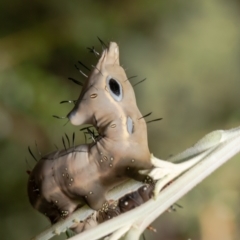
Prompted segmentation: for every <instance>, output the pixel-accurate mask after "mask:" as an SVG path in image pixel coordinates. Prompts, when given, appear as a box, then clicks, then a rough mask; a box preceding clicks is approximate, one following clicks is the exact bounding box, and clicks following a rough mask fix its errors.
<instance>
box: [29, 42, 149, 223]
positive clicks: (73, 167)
mask: <svg viewBox="0 0 240 240" xmlns="http://www.w3.org/2000/svg"><path fill="white" fill-rule="evenodd" d="M68 118H69V120H70V122H71V123H72V124H74V125H81V124H86V123H88V124H92V125H93V126H94V127H95V128H96V129H97V131H98V134H99V136H98V137H97V139H96V141H95V142H93V143H92V144H83V145H79V146H75V147H72V148H69V149H66V150H62V151H55V152H53V153H51V154H49V155H47V156H45V157H42V158H41V159H40V160H39V161H38V162H37V164H36V166H35V167H34V169H33V170H32V171H31V173H30V176H29V181H28V196H29V200H30V203H31V204H32V206H33V207H34V208H36V209H37V210H38V211H40V212H41V213H43V214H45V215H46V216H47V217H48V218H49V219H50V221H51V222H52V223H55V222H57V221H58V220H59V219H61V218H66V217H67V216H69V215H70V214H71V213H72V212H73V211H75V210H76V209H77V208H79V207H81V206H82V205H84V204H86V203H87V204H88V205H89V206H90V207H91V208H92V209H95V210H100V211H102V212H105V213H107V212H108V208H106V202H107V199H106V198H105V195H106V193H107V192H108V191H109V190H110V189H112V188H114V187H115V186H117V185H118V184H120V183H122V182H123V181H125V180H127V179H128V178H133V179H135V180H138V181H144V182H146V183H151V179H150V178H149V177H147V176H144V175H142V174H140V173H139V170H143V169H151V168H152V164H151V162H150V153H149V149H148V142H147V130H146V122H145V120H144V118H143V116H142V114H141V113H140V111H139V109H138V107H137V104H136V100H135V94H134V91H133V88H132V86H131V84H130V82H129V81H128V78H127V76H126V74H125V71H124V70H123V68H122V67H121V66H120V64H119V49H118V45H117V44H116V43H114V42H111V43H110V44H109V47H108V48H106V49H105V50H103V52H102V55H101V57H100V59H99V61H98V63H97V65H96V67H94V69H93V71H92V73H91V75H90V77H89V78H88V80H87V81H86V82H85V84H84V85H83V89H82V91H81V94H80V97H79V99H78V100H77V101H76V103H75V106H74V108H73V110H72V111H71V112H70V113H69V114H68ZM139 191H140V190H139ZM129 197H131V199H130V200H132V201H133V199H135V200H134V201H138V200H139V199H140V200H139V201H142V202H144V201H145V200H144V199H146V200H147V199H149V197H147V195H146V196H145V195H144V194H142V196H141V194H140V195H139V196H137V195H136V196H135V195H131V194H130V195H128V198H129ZM141 199H142V200H141ZM118 204H119V206H118V208H119V211H120V212H124V211H127V209H129V206H130V205H129V206H123V205H122V204H121V201H120V202H119V203H118ZM135 204H136V203H135ZM133 205H134V204H133ZM115 213H117V211H116V210H115ZM102 219H103V220H104V219H106V217H103V218H102Z"/></svg>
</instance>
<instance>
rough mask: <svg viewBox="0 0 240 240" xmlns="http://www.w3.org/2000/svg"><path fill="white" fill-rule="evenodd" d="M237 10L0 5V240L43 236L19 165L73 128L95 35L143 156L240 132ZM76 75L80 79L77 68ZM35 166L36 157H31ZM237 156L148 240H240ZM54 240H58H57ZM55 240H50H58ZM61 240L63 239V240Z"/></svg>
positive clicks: (236, 4) (229, 0)
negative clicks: (129, 91)
mask: <svg viewBox="0 0 240 240" xmlns="http://www.w3.org/2000/svg"><path fill="white" fill-rule="evenodd" d="M239 26H240V1H237V0H218V1H217V0H202V1H180V0H179V1H178V0H175V1H157V0H155V1H154V0H149V1H146V0H145V1H143V0H139V1H129V0H122V1H109V0H106V1H102V0H99V1H91V0H88V1H76V0H72V1H55V0H49V1H40V0H35V1H14V0H8V1H1V2H0V169H1V174H0V215H1V218H0V223H1V224H0V236H1V237H0V238H1V239H13V240H15V239H20V240H21V239H30V237H32V236H34V235H36V234H38V233H40V232H41V231H42V230H43V229H44V228H46V227H47V226H48V225H49V222H48V221H47V219H45V217H44V216H42V215H41V214H39V213H38V212H36V211H35V210H34V209H33V208H32V207H31V206H30V204H29V202H28V198H27V192H26V186H27V178H28V175H27V174H26V170H27V169H29V167H28V166H27V164H26V162H25V158H27V159H28V162H29V165H30V166H31V167H32V166H34V164H35V163H34V160H33V159H32V158H31V156H30V155H29V153H28V151H27V147H28V146H29V145H30V146H31V147H32V150H33V152H34V153H37V150H36V149H35V141H36V142H37V144H38V146H39V149H40V150H41V152H42V153H44V154H45V153H48V152H50V151H53V150H55V147H54V145H53V144H56V145H58V146H62V145H61V136H62V135H64V133H68V134H70V135H71V134H72V132H73V131H75V132H76V138H77V139H76V142H77V143H79V144H80V143H83V142H84V138H83V136H82V134H81V133H80V132H79V131H78V129H79V128H77V127H73V126H71V125H70V124H67V125H66V126H63V125H64V124H65V122H66V121H65V120H57V119H54V118H53V117H52V115H53V114H56V115H59V116H65V115H66V114H67V113H68V112H69V111H70V109H71V108H72V106H71V105H69V104H65V105H61V104H59V102H60V101H61V100H67V99H76V98H77V97H78V95H79V93H80V90H81V89H80V88H78V87H77V85H75V84H73V83H72V82H70V81H68V80H67V78H68V77H74V78H76V79H79V80H81V79H82V76H81V75H80V74H79V73H78V71H77V70H76V69H75V67H74V64H76V63H77V61H78V60H82V61H83V62H84V63H85V64H86V65H88V66H91V64H95V63H96V58H95V57H94V55H93V54H90V53H88V51H87V50H86V47H91V46H95V47H96V49H97V50H99V51H101V46H100V43H99V42H98V41H97V36H99V37H100V38H102V39H103V40H105V41H106V42H108V41H116V42H117V43H118V44H119V45H120V53H121V63H122V65H123V66H124V67H125V68H126V69H127V74H128V76H132V75H138V76H139V77H138V79H133V80H132V82H133V83H134V82H136V81H138V80H141V79H142V78H144V77H147V78H148V80H147V81H146V82H144V83H142V84H140V85H138V86H136V88H135V91H136V96H137V101H138V104H139V107H140V110H141V111H142V113H143V114H146V113H148V112H150V111H153V116H152V118H154V117H155V118H158V117H163V120H162V121H161V122H155V123H151V124H149V125H148V131H149V146H150V149H151V151H152V152H153V153H154V154H155V155H156V156H157V157H159V158H162V159H166V158H167V157H168V156H169V155H171V154H176V153H178V152H180V151H182V150H184V149H186V148H187V147H189V146H191V145H192V144H194V143H195V142H196V141H197V140H198V139H200V138H201V137H202V136H203V135H205V134H206V133H208V132H210V131H213V130H216V129H228V128H232V127H236V126H238V125H239V123H240V27H239ZM83 70H84V69H83ZM36 155H37V154H36ZM239 161H240V156H236V157H235V158H234V159H232V160H231V161H230V162H229V163H227V164H226V165H224V166H223V167H222V168H221V169H219V170H218V171H216V172H215V173H214V174H212V175H211V176H210V177H209V178H208V179H206V180H205V181H204V182H203V183H202V184H200V185H199V186H197V187H196V188H195V189H194V190H192V191H191V192H190V193H189V194H188V195H187V196H185V197H184V198H183V199H181V200H180V201H179V202H178V203H179V204H181V205H182V206H183V207H184V208H183V209H178V211H177V212H176V213H165V214H163V215H162V216H161V217H159V219H158V220H157V221H156V222H154V223H153V224H152V226H153V227H155V228H156V229H157V233H153V232H151V231H146V234H145V236H146V239H164V240H187V239H191V240H200V239H204V240H208V239H209V240H210V239H211V240H213V239H218V240H219V239H220V240H221V239H222V240H228V239H229V240H232V239H240V230H239V223H240V210H239V204H240V195H239V190H240V184H239V182H240V175H239V168H240V163H239ZM60 238H61V237H60ZM60 238H55V239H60ZM61 239H63V237H62V238H61Z"/></svg>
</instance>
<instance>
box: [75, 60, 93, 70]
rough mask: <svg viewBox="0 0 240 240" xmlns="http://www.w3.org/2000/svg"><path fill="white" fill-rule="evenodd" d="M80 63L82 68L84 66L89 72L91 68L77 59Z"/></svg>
mask: <svg viewBox="0 0 240 240" xmlns="http://www.w3.org/2000/svg"><path fill="white" fill-rule="evenodd" d="M78 63H79V64H80V65H82V66H83V67H84V68H86V69H87V70H88V71H89V72H91V69H90V68H89V67H87V66H86V65H85V64H83V63H82V62H81V61H78Z"/></svg>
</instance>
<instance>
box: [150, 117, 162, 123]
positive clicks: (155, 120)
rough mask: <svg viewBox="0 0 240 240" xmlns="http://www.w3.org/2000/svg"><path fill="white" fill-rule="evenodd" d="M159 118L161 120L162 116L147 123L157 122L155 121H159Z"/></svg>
mask: <svg viewBox="0 0 240 240" xmlns="http://www.w3.org/2000/svg"><path fill="white" fill-rule="evenodd" d="M160 120H162V118H156V119H153V120H150V121H148V122H147V123H151V122H157V121H160Z"/></svg>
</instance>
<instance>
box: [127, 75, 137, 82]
mask: <svg viewBox="0 0 240 240" xmlns="http://www.w3.org/2000/svg"><path fill="white" fill-rule="evenodd" d="M136 77H137V75H136V76H131V77H129V78H127V79H126V80H125V81H124V82H126V81H129V80H130V79H132V78H136Z"/></svg>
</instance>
